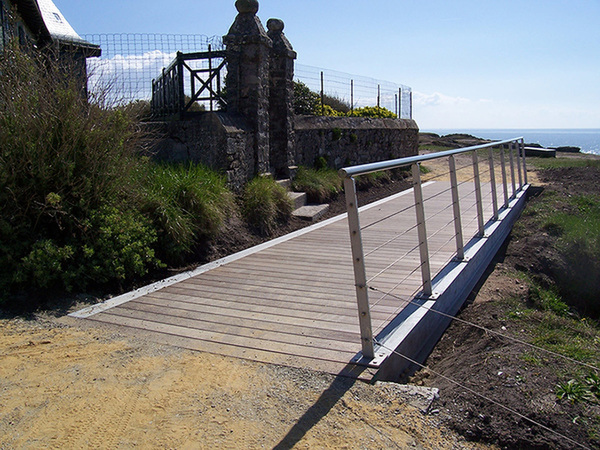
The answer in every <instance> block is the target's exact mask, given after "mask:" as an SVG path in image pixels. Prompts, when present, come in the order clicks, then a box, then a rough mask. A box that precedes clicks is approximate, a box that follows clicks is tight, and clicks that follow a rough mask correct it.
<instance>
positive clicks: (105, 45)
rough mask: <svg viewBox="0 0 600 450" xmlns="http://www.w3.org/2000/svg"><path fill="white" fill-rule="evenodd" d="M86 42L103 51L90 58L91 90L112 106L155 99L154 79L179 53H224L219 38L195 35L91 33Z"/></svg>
mask: <svg viewBox="0 0 600 450" xmlns="http://www.w3.org/2000/svg"><path fill="white" fill-rule="evenodd" d="M83 38H84V39H86V40H87V41H89V42H92V43H93V44H97V45H99V46H100V48H101V49H102V56H101V57H100V58H89V59H88V74H89V80H88V89H89V91H90V92H91V93H92V95H94V94H95V95H100V94H102V95H104V96H106V97H107V98H106V100H108V102H109V103H111V104H119V103H130V102H134V101H136V100H147V101H149V100H150V99H151V98H152V80H154V79H155V78H157V77H158V76H159V75H160V74H161V73H162V70H163V68H166V67H167V66H169V64H171V62H173V60H174V59H175V57H176V55H177V52H178V51H180V52H183V53H192V52H200V51H208V49H209V46H210V47H211V48H212V50H221V49H222V48H223V42H222V40H221V38H220V37H219V36H212V37H209V36H203V35H195V34H91V35H84V36H83Z"/></svg>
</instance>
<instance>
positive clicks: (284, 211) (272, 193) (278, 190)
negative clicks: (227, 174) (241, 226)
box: [242, 176, 293, 236]
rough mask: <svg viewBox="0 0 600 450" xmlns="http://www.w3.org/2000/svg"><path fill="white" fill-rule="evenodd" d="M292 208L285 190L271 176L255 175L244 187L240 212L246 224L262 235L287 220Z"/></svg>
mask: <svg viewBox="0 0 600 450" xmlns="http://www.w3.org/2000/svg"><path fill="white" fill-rule="evenodd" d="M292 209H293V205H292V200H291V199H290V197H289V196H288V193H287V191H286V190H285V189H284V188H283V187H282V186H280V185H279V184H277V183H276V182H275V180H273V178H271V177H261V176H259V177H256V178H254V179H253V180H251V181H250V182H249V183H248V184H247V185H246V187H245V189H244V193H243V195H242V214H243V216H244V218H245V219H246V222H247V223H248V225H250V227H252V228H253V229H255V230H256V231H257V232H258V233H260V234H262V235H264V236H269V235H271V234H273V232H274V231H275V230H276V229H277V227H278V226H279V225H280V224H282V223H285V222H287V221H288V220H289V218H290V216H291V214H292Z"/></svg>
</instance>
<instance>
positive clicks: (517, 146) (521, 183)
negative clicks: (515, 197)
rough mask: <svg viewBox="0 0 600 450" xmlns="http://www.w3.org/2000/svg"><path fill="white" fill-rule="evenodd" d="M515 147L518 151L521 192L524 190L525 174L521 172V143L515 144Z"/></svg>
mask: <svg viewBox="0 0 600 450" xmlns="http://www.w3.org/2000/svg"><path fill="white" fill-rule="evenodd" d="M515 147H516V150H517V172H518V173H519V190H521V189H523V174H522V170H521V144H520V143H519V142H515Z"/></svg>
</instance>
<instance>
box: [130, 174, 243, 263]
mask: <svg viewBox="0 0 600 450" xmlns="http://www.w3.org/2000/svg"><path fill="white" fill-rule="evenodd" d="M141 185H142V192H143V198H142V210H143V211H144V212H145V213H146V214H147V215H148V216H149V217H150V218H151V219H152V221H153V223H154V225H155V227H156V229H157V230H158V247H159V254H160V257H161V258H162V259H163V260H165V261H166V262H169V263H181V262H182V261H183V260H184V258H185V257H186V256H188V255H189V254H190V253H191V251H192V250H193V248H194V246H195V245H196V244H199V243H201V242H202V241H206V240H209V239H211V238H214V237H215V236H216V235H217V233H218V232H219V230H220V229H221V226H222V224H223V221H224V220H225V219H226V218H227V217H229V216H230V215H232V214H234V212H235V210H236V206H235V201H234V197H233V194H232V193H231V191H230V190H229V189H228V187H227V183H226V181H225V177H224V176H222V175H221V174H219V173H217V172H215V171H213V170H211V169H209V168H207V167H205V166H203V165H199V164H192V163H189V164H150V165H149V167H148V170H147V171H145V173H144V174H143V176H142V180H141Z"/></svg>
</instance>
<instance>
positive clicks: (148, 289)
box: [69, 181, 435, 319]
mask: <svg viewBox="0 0 600 450" xmlns="http://www.w3.org/2000/svg"><path fill="white" fill-rule="evenodd" d="M433 183H435V182H434V181H430V182H428V183H424V184H423V187H425V186H428V185H430V184H433ZM412 191H413V190H412V189H407V190H405V191H402V192H399V193H397V194H394V195H392V196H390V197H387V198H384V199H382V200H378V201H376V202H373V203H370V204H368V205H365V206H362V207H361V208H359V211H360V212H363V211H366V210H368V209H371V208H375V207H377V206H380V205H382V204H384V203H386V202H389V201H392V200H395V199H397V198H399V197H402V196H404V195H407V194H409V193H411V192H412ZM346 216H347V213H344V214H340V215H338V216H335V217H332V218H331V219H327V220H324V221H322V222H319V223H316V224H314V225H311V226H309V227H306V228H302V229H300V230H297V231H294V232H292V233H289V234H286V235H285V236H281V237H278V238H277V239H273V240H271V241H268V242H264V243H262V244H259V245H256V246H254V247H251V248H248V249H246V250H242V251H241V252H238V253H234V254H233V255H229V256H226V257H224V258H221V259H218V260H216V261H213V262H211V263H208V264H204V265H202V266H200V267H198V268H196V269H194V270H190V271H188V272H183V273H180V274H177V275H174V276H172V277H169V278H166V279H164V280H161V281H157V282H156V283H152V284H149V285H147V286H144V287H141V288H139V289H136V290H135V291H131V292H128V293H126V294H122V295H119V296H117V297H113V298H111V299H109V300H106V301H104V302H102V303H98V304H96V305H92V306H88V307H87V308H84V309H81V310H79V311H76V312H74V313H71V314H69V316H70V317H76V318H79V319H85V318H88V317H91V316H93V315H95V314H98V313H101V312H103V311H106V310H108V309H111V308H114V307H116V306H119V305H122V304H123V303H127V302H129V301H131V300H135V299H136V298H139V297H142V296H144V295H147V294H150V293H152V292H156V291H158V290H160V289H163V288H166V287H168V286H172V285H174V284H177V283H179V282H181V281H184V280H187V279H190V278H192V277H195V276H198V275H200V274H203V273H206V272H208V271H209V270H213V269H216V268H217V267H221V266H224V265H225V264H229V263H232V262H234V261H237V260H239V259H242V258H245V257H246V256H250V255H253V254H255V253H258V252H260V251H262V250H266V249H268V248H271V247H274V246H275V245H278V244H281V243H283V242H286V241H289V240H291V239H293V238H296V237H299V236H302V235H304V234H306V233H310V232H311V231H315V230H318V229H319V228H323V227H325V226H327V225H330V224H332V223H335V222H338V221H340V220H343V219H345V218H346Z"/></svg>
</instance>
